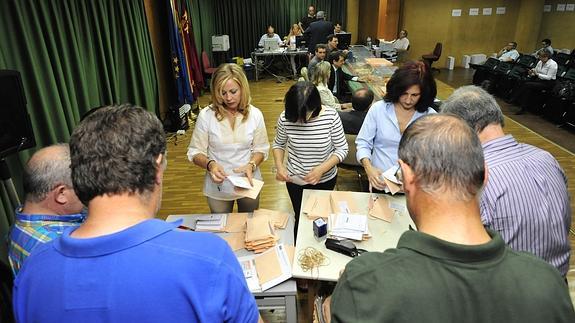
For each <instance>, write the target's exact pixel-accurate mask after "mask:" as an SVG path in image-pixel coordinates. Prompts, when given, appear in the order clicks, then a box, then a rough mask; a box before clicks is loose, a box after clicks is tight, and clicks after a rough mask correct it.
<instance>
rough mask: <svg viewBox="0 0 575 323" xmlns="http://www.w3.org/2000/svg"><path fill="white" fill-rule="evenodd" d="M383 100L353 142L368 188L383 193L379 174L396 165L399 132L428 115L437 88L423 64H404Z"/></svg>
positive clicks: (372, 108) (367, 117) (430, 111)
mask: <svg viewBox="0 0 575 323" xmlns="http://www.w3.org/2000/svg"><path fill="white" fill-rule="evenodd" d="M386 89H387V91H386V92H387V93H386V95H385V97H384V100H382V101H378V102H376V103H375V104H374V105H373V106H372V107H371V108H370V109H369V111H368V113H367V116H366V117H365V120H364V122H363V125H362V127H361V130H360V131H359V134H358V135H357V139H356V141H355V143H356V146H357V155H356V156H357V160H358V161H359V162H360V163H361V164H362V165H363V168H364V169H365V172H366V174H367V177H368V179H369V184H370V186H371V187H372V188H373V189H375V190H383V189H384V188H385V183H384V182H383V179H382V178H381V174H382V173H383V172H384V171H386V170H388V169H390V168H391V167H394V166H395V165H396V164H397V158H398V157H397V148H398V147H399V140H400V139H401V135H402V134H403V131H404V130H405V129H406V128H407V126H409V125H410V124H411V123H412V122H413V121H415V120H417V119H418V118H419V117H421V116H424V115H426V114H429V113H436V112H435V110H433V109H432V108H431V105H432V104H433V100H434V99H435V95H436V94H437V86H436V84H435V80H434V79H433V75H431V71H430V69H429V67H428V66H427V65H425V63H423V62H407V63H405V64H404V65H402V66H401V67H400V68H398V69H397V70H396V71H395V73H393V76H392V77H391V79H390V80H389V82H387V87H386Z"/></svg>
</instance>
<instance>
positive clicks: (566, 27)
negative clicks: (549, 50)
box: [537, 0, 575, 49]
mask: <svg viewBox="0 0 575 323" xmlns="http://www.w3.org/2000/svg"><path fill="white" fill-rule="evenodd" d="M545 3H546V4H550V5H551V7H552V8H551V12H544V13H543V19H542V21H541V29H540V30H539V38H538V41H541V39H544V38H549V39H551V47H553V48H554V49H563V48H568V49H573V48H575V11H563V12H558V11H557V10H556V9H557V4H558V3H575V1H565V0H551V1H550V0H547V1H545ZM537 45H539V43H537Z"/></svg>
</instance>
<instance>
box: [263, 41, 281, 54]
mask: <svg viewBox="0 0 575 323" xmlns="http://www.w3.org/2000/svg"><path fill="white" fill-rule="evenodd" d="M279 48H280V47H279V44H278V41H277V40H276V39H274V38H270V39H264V51H266V52H277V51H278V50H279Z"/></svg>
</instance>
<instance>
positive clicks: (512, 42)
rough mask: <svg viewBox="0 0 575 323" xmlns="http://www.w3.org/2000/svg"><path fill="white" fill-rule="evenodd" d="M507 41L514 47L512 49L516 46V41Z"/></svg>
mask: <svg viewBox="0 0 575 323" xmlns="http://www.w3.org/2000/svg"><path fill="white" fill-rule="evenodd" d="M509 43H510V44H511V45H513V48H514V49H515V48H517V42H514V41H510V42H509Z"/></svg>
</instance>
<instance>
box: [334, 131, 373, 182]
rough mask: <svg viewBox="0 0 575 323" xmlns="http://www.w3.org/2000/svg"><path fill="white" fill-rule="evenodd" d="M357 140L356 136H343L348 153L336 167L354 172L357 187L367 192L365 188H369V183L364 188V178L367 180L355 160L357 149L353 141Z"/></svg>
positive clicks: (361, 167)
mask: <svg viewBox="0 0 575 323" xmlns="http://www.w3.org/2000/svg"><path fill="white" fill-rule="evenodd" d="M356 138H357V135H350V134H347V133H346V134H345V140H346V141H347V147H348V152H347V156H346V157H345V159H344V160H343V161H342V162H341V163H339V165H337V166H338V167H340V168H342V169H345V170H350V171H354V172H356V173H357V180H358V184H359V187H360V189H361V191H362V192H367V191H368V190H366V188H368V187H369V182H368V183H366V184H367V186H364V178H367V175H366V174H365V170H364V169H363V166H362V165H361V164H360V163H359V162H358V161H357V158H356V156H355V155H356V153H357V148H356V146H355V139H356Z"/></svg>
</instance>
